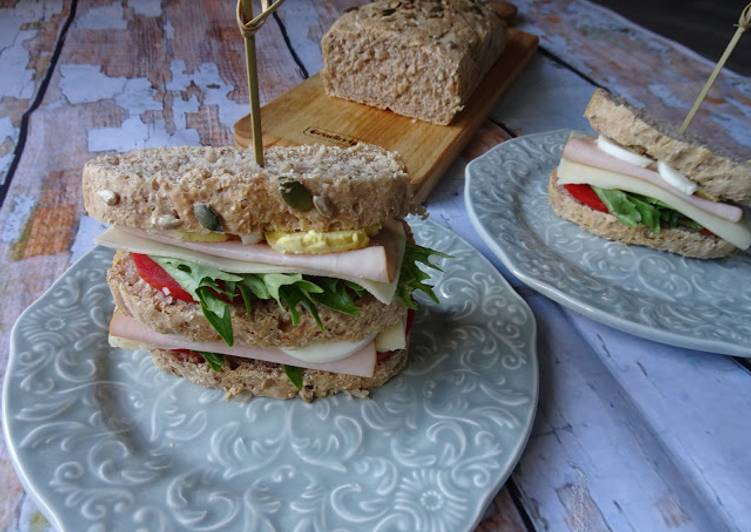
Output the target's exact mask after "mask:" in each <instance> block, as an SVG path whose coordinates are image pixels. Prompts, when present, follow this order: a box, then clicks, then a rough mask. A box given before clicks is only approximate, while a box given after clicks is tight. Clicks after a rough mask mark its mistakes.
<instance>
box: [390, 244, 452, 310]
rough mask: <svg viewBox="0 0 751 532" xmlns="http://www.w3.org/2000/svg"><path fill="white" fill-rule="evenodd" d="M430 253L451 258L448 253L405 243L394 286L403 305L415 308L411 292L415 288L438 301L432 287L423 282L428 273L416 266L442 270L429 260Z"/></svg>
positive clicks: (415, 304)
mask: <svg viewBox="0 0 751 532" xmlns="http://www.w3.org/2000/svg"><path fill="white" fill-rule="evenodd" d="M432 255H436V256H439V257H447V258H451V256H450V255H446V254H445V253H441V252H440V251H436V250H434V249H430V248H426V247H422V246H418V245H416V244H407V247H406V248H405V249H404V259H403V260H402V267H401V272H400V273H399V284H398V285H397V288H396V295H397V296H398V297H399V299H401V300H402V303H404V306H405V307H407V308H409V309H413V310H415V309H417V303H416V302H415V300H414V298H413V297H412V293H413V292H414V291H415V290H420V291H421V292H424V293H425V294H427V295H428V297H430V299H432V300H433V301H435V302H436V303H438V297H437V296H436V295H435V292H433V287H432V286H431V285H429V284H425V283H424V282H423V281H426V280H428V279H430V275H429V274H428V273H426V272H424V271H423V270H421V269H420V267H419V266H418V263H419V264H424V265H425V266H428V267H429V268H433V269H434V270H438V271H443V270H441V268H439V267H438V266H437V265H435V264H433V263H432V262H430V257H431V256H432Z"/></svg>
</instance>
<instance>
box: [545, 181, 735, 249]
mask: <svg viewBox="0 0 751 532" xmlns="http://www.w3.org/2000/svg"><path fill="white" fill-rule="evenodd" d="M548 197H549V199H550V203H551V204H552V206H553V210H554V211H555V212H556V214H557V215H558V216H560V217H561V218H564V219H566V220H569V221H570V222H574V223H575V224H578V225H580V226H582V227H584V228H585V229H586V230H587V231H589V232H591V233H594V234H596V235H598V236H601V237H603V238H607V239H608V240H618V241H620V242H623V243H624V244H634V245H639V246H648V247H651V248H656V249H660V250H663V251H670V252H671V253H677V254H679V255H685V256H686V257H694V258H698V259H716V258H720V257H726V256H728V255H731V254H732V253H734V252H735V251H736V250H737V248H736V247H735V246H733V245H732V244H731V243H729V242H727V241H725V240H722V239H721V238H718V237H716V236H708V235H703V234H701V233H700V232H699V231H692V230H690V229H684V228H680V227H677V228H674V229H663V230H662V231H660V233H659V234H657V235H655V234H652V233H650V232H649V230H648V229H647V228H646V226H643V225H639V226H637V227H628V226H627V225H624V224H622V223H621V222H619V221H618V219H617V218H616V217H615V216H613V215H612V214H609V213H605V212H600V211H596V210H594V209H591V208H589V207H587V206H586V205H584V204H582V203H579V202H578V201H576V200H575V199H574V198H573V197H572V196H571V194H569V193H568V191H566V189H564V188H563V187H562V186H560V185H558V179H557V177H556V175H555V172H553V175H552V176H551V177H550V181H549V182H548Z"/></svg>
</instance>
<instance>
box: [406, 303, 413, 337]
mask: <svg viewBox="0 0 751 532" xmlns="http://www.w3.org/2000/svg"><path fill="white" fill-rule="evenodd" d="M414 321H415V311H414V310H412V309H409V310H408V311H407V324H406V325H405V326H404V333H405V334H406V335H407V336H409V331H411V330H412V324H413V323H414Z"/></svg>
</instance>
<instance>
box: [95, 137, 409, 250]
mask: <svg viewBox="0 0 751 532" xmlns="http://www.w3.org/2000/svg"><path fill="white" fill-rule="evenodd" d="M83 196H84V206H85V208H86V210H87V211H88V213H89V214H90V215H91V216H93V217H94V218H96V219H98V220H100V221H102V222H104V223H107V224H112V225H120V226H126V227H135V228H140V229H146V230H165V229H179V230H181V231H190V232H208V231H209V229H207V224H206V222H205V221H204V223H203V224H202V223H201V222H200V221H199V220H198V219H197V217H196V216H197V214H196V208H197V206H199V205H203V206H205V207H202V209H203V211H204V212H208V214H209V216H210V217H212V218H213V219H215V221H216V225H215V226H214V227H215V228H216V227H218V228H219V230H221V231H224V232H226V233H233V234H238V235H249V234H254V233H259V232H264V231H268V230H281V231H297V230H307V229H315V230H318V231H334V230H339V229H359V228H364V227H367V226H371V225H376V224H380V223H383V222H384V221H385V220H388V219H392V218H402V217H404V216H405V215H407V214H408V213H409V212H411V211H412V210H413V206H412V204H411V188H410V183H409V178H408V176H407V174H406V173H405V168H404V165H403V163H402V162H401V160H400V159H399V157H398V155H397V154H396V153H394V152H389V151H386V150H384V149H382V148H379V147H377V146H373V145H369V144H358V145H356V146H353V147H347V148H340V147H337V146H323V145H308V146H295V147H272V148H269V149H268V150H266V166H265V167H263V168H261V167H259V166H258V165H257V164H256V163H255V162H254V159H253V153H252V151H249V150H246V149H240V148H233V147H222V148H209V147H188V146H184V147H175V148H159V149H145V150H136V151H132V152H129V153H126V154H123V155H107V156H103V157H99V158H96V159H93V160H91V161H89V162H88V163H87V164H86V166H85V167H84V170H83ZM206 207H208V208H209V209H207V208H206Z"/></svg>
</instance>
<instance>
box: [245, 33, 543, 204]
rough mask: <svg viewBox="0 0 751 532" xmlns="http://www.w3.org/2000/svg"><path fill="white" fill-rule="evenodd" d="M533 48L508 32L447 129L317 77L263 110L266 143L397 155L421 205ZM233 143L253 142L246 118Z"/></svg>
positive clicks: (533, 42)
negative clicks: (328, 86) (348, 94)
mask: <svg viewBox="0 0 751 532" xmlns="http://www.w3.org/2000/svg"><path fill="white" fill-rule="evenodd" d="M536 49H537V38H536V37H532V36H530V35H528V34H526V33H523V32H520V31H516V30H511V35H510V38H509V42H508V45H507V46H506V49H505V50H504V52H503V54H502V55H501V57H500V59H499V60H498V62H497V63H496V64H495V65H494V66H493V67H492V68H491V69H490V71H489V72H488V74H487V75H486V77H485V79H484V80H483V81H482V82H481V83H480V85H479V86H478V87H477V89H476V90H475V92H474V93H473V94H472V97H471V98H470V100H469V102H468V103H467V106H466V107H465V109H464V110H463V111H462V112H461V113H459V115H458V116H457V117H456V118H455V119H454V121H453V122H452V123H451V124H450V125H448V126H439V125H435V124H429V123H427V122H422V121H420V120H414V119H411V118H407V117H404V116H401V115H398V114H396V113H393V112H391V111H384V110H381V109H376V108H374V107H369V106H367V105H362V104H358V103H354V102H350V101H347V100H343V99H340V98H332V97H329V96H328V95H326V92H325V91H324V89H323V83H322V80H321V78H320V76H319V75H316V76H313V77H311V78H310V79H308V80H306V81H305V82H303V83H301V84H300V85H298V86H297V87H295V88H293V89H292V90H290V91H288V92H286V93H285V94H283V95H282V96H280V97H279V98H277V99H275V100H273V101H271V102H269V103H268V104H266V105H265V106H264V107H263V109H262V113H261V116H262V119H263V126H262V127H263V133H264V145H266V146H269V145H273V144H282V145H295V144H310V143H321V142H322V143H325V144H336V145H340V146H351V145H353V144H355V143H357V142H366V143H370V144H376V145H378V146H382V147H383V148H386V149H388V150H394V151H397V152H398V153H399V154H400V155H401V156H402V158H403V159H404V162H405V163H406V165H407V171H408V173H409V175H410V179H411V180H412V183H413V185H414V187H415V191H416V192H415V196H416V198H417V200H418V201H423V200H425V198H427V196H428V194H430V191H431V190H432V189H433V187H434V186H435V185H436V183H437V182H438V180H439V179H440V178H441V176H442V175H443V174H444V173H445V171H446V169H447V168H448V166H449V165H450V164H451V163H452V162H453V161H454V159H456V156H457V155H458V154H459V153H460V152H461V150H462V149H463V148H464V146H466V144H467V142H469V140H470V138H471V137H472V135H473V134H474V132H475V130H476V129H477V128H478V127H479V126H480V124H482V123H483V122H484V121H485V118H486V116H487V114H488V112H489V111H490V109H491V108H492V107H493V105H494V104H495V103H496V102H497V101H498V99H499V98H500V97H501V95H502V94H503V92H504V91H505V90H506V89H508V87H509V86H510V85H511V83H513V81H514V79H515V78H516V77H517V76H518V74H519V73H520V72H521V70H522V69H523V67H524V65H526V64H527V62H528V61H529V60H530V58H531V57H532V55H533V54H534V53H535V51H536ZM235 141H236V142H237V144H239V145H240V146H248V145H249V144H251V128H250V116H245V117H243V118H242V119H241V120H240V121H239V122H238V123H237V124H236V125H235Z"/></svg>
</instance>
